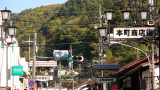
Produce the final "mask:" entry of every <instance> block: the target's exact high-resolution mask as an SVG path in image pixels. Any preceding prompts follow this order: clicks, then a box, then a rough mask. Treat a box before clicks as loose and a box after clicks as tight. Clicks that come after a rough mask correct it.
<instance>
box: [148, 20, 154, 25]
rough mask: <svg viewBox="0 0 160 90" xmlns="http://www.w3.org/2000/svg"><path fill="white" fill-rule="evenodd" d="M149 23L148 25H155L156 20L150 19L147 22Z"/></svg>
mask: <svg viewBox="0 0 160 90" xmlns="http://www.w3.org/2000/svg"><path fill="white" fill-rule="evenodd" d="M147 24H148V25H154V24H155V22H154V21H153V20H149V21H148V22H147Z"/></svg>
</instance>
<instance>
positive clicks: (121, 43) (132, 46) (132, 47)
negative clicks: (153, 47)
mask: <svg viewBox="0 0 160 90" xmlns="http://www.w3.org/2000/svg"><path fill="white" fill-rule="evenodd" d="M117 44H120V45H123V46H126V47H130V48H134V49H136V50H139V51H141V52H142V53H143V54H145V55H146V57H147V59H148V62H149V65H151V62H150V59H149V56H148V55H147V53H145V52H144V51H143V50H141V49H139V48H136V47H133V46H130V45H127V44H123V43H118V42H117Z"/></svg>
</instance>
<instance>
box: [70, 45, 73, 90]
mask: <svg viewBox="0 0 160 90" xmlns="http://www.w3.org/2000/svg"><path fill="white" fill-rule="evenodd" d="M70 54H71V56H72V45H70ZM71 63H72V64H71V67H72V90H74V72H73V60H72V61H71Z"/></svg>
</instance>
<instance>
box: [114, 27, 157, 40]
mask: <svg viewBox="0 0 160 90" xmlns="http://www.w3.org/2000/svg"><path fill="white" fill-rule="evenodd" d="M113 30H114V38H154V37H155V34H156V28H155V27H130V28H114V29H113Z"/></svg>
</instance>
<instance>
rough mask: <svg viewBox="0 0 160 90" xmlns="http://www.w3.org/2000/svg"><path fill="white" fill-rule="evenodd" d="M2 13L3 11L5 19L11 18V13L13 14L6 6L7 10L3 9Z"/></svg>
mask: <svg viewBox="0 0 160 90" xmlns="http://www.w3.org/2000/svg"><path fill="white" fill-rule="evenodd" d="M1 13H2V19H3V20H5V21H7V20H8V19H9V18H10V14H11V11H10V10H7V9H6V8H5V10H2V11H1Z"/></svg>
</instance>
